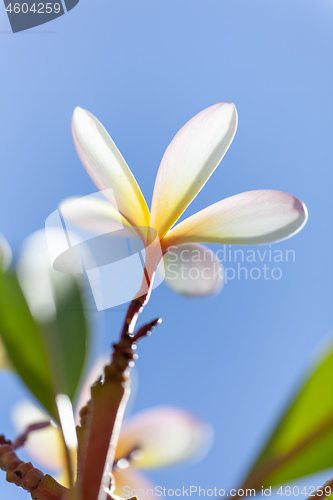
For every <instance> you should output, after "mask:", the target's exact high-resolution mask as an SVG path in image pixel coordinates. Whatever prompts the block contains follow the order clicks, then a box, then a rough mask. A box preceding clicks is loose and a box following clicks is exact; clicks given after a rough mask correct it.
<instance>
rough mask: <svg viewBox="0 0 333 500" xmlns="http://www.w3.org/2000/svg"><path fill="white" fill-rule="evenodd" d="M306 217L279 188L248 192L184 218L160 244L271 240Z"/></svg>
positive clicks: (297, 226)
mask: <svg viewBox="0 0 333 500" xmlns="http://www.w3.org/2000/svg"><path fill="white" fill-rule="evenodd" d="M306 220H307V210H306V207H305V205H304V204H303V203H302V202H301V201H300V200H298V199H297V198H295V197H294V196H291V195H290V194H287V193H283V192H281V191H270V190H259V191H248V192H246V193H241V194H237V195H235V196H231V197H230V198H226V199H225V200H222V201H219V202H218V203H215V204H214V205H211V206H209V207H207V208H205V209H204V210H201V212H198V213H197V214H194V215H192V217H189V218H188V219H186V220H184V221H183V222H181V223H180V224H178V225H177V226H176V227H175V228H174V229H172V230H171V231H170V233H169V234H168V235H167V236H166V237H165V238H164V241H163V247H164V248H167V247H168V245H179V244H183V243H189V242H207V243H222V244H234V245H258V244H265V243H273V242H275V241H280V240H283V239H285V238H288V237H289V236H292V235H293V234H295V233H297V232H298V231H300V229H301V228H302V227H303V226H304V224H305V223H306Z"/></svg>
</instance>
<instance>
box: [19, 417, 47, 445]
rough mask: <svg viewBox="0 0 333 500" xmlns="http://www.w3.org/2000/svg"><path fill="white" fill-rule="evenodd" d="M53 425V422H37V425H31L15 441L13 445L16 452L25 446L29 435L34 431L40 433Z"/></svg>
mask: <svg viewBox="0 0 333 500" xmlns="http://www.w3.org/2000/svg"><path fill="white" fill-rule="evenodd" d="M50 425H51V422H50V421H48V422H37V423H36V424H32V425H29V426H28V427H27V428H26V430H25V432H24V433H23V434H21V436H19V437H18V438H17V439H15V441H14V443H13V448H14V450H17V449H18V448H21V447H22V446H24V445H25V443H26V440H27V439H28V437H29V434H31V432H34V431H40V430H41V429H45V428H46V427H49V426H50Z"/></svg>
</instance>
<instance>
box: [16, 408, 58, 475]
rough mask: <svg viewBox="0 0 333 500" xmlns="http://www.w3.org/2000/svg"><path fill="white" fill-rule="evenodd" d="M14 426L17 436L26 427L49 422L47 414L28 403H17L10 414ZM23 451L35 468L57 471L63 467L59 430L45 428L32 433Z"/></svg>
mask: <svg viewBox="0 0 333 500" xmlns="http://www.w3.org/2000/svg"><path fill="white" fill-rule="evenodd" d="M12 417H13V421H14V426H15V428H16V430H17V433H18V434H21V433H23V432H24V431H25V430H26V428H27V427H28V425H31V424H35V423H37V422H44V421H47V420H49V418H50V417H49V416H48V415H47V413H45V412H43V411H42V410H40V409H39V408H37V406H35V405H34V404H32V403H30V402H29V401H22V402H20V403H18V404H17V405H16V406H15V407H14V409H13V413H12ZM24 449H25V450H26V451H27V453H28V454H29V456H30V457H31V459H32V461H33V462H35V466H36V467H38V466H39V467H47V468H50V469H53V470H59V469H62V468H63V467H65V455H64V450H63V444H62V437H61V431H60V429H58V428H56V427H52V426H50V427H46V428H45V429H41V430H38V431H34V432H32V433H31V434H30V435H29V437H28V440H27V442H26V444H25V445H24Z"/></svg>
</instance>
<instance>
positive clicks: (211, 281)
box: [163, 243, 224, 297]
mask: <svg viewBox="0 0 333 500" xmlns="http://www.w3.org/2000/svg"><path fill="white" fill-rule="evenodd" d="M163 263H164V273H165V277H164V279H165V282H166V283H167V284H168V285H169V286H170V288H172V290H174V291H175V292H178V293H180V294H181V295H186V296H188V297H203V296H207V295H212V294H216V293H218V292H220V291H221V290H222V287H223V278H224V273H223V266H222V264H221V263H220V262H219V260H218V259H217V257H216V255H215V254H214V252H212V251H211V250H210V249H209V248H207V247H206V246H204V245H199V244H196V243H188V244H186V245H181V246H179V247H171V248H170V249H169V251H168V252H167V253H166V254H165V255H164V257H163Z"/></svg>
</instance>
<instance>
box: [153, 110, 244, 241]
mask: <svg viewBox="0 0 333 500" xmlns="http://www.w3.org/2000/svg"><path fill="white" fill-rule="evenodd" d="M236 128H237V112H236V108H235V106H234V105H233V104H232V103H221V104H215V105H214V106H211V107H209V108H207V109H204V110H203V111H201V112H200V113H199V114H197V115H196V116H194V118H192V119H191V120H190V121H189V122H188V123H187V124H186V125H185V126H184V127H183V128H182V129H181V130H180V131H179V132H178V134H177V135H176V136H175V137H174V139H173V140H172V142H171V143H170V145H169V147H168V148H167V150H166V152H165V153H164V156H163V159H162V162H161V165H160V168H159V170H158V173H157V178H156V182H155V188H154V194H153V201H152V208H151V219H150V224H151V226H152V227H154V228H155V229H156V230H157V231H158V233H159V235H160V237H161V238H162V237H163V236H164V235H165V234H166V233H167V232H168V230H169V229H170V228H171V227H172V226H173V225H174V223H175V222H176V221H177V220H178V218H179V217H180V216H181V214H182V213H183V212H184V210H185V209H186V207H187V206H188V205H189V204H190V203H191V201H192V200H193V198H195V197H196V195H197V194H198V193H199V191H200V190H201V189H202V187H203V186H204V185H205V183H206V182H207V180H208V179H209V177H210V176H211V175H212V173H213V172H214V170H215V169H216V167H217V166H218V164H219V163H220V161H221V160H222V158H223V156H224V155H225V153H226V151H227V150H228V148H229V146H230V144H231V142H232V140H233V137H234V135H235V132H236Z"/></svg>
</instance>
